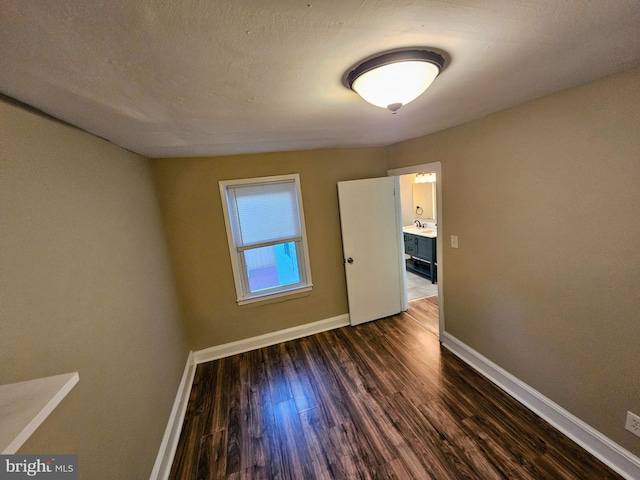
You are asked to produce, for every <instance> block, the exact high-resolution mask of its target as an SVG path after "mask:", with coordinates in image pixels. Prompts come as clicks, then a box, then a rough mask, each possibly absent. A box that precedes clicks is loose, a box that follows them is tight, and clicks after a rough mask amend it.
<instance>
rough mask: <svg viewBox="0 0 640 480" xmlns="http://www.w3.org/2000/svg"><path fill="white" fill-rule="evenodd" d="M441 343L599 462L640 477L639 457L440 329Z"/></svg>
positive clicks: (621, 473)
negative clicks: (441, 332)
mask: <svg viewBox="0 0 640 480" xmlns="http://www.w3.org/2000/svg"><path fill="white" fill-rule="evenodd" d="M440 341H441V342H442V345H443V346H444V347H445V348H447V349H448V350H449V351H451V352H452V353H453V354H454V355H456V356H457V357H459V358H460V359H461V360H462V361H464V362H465V363H467V364H469V365H470V366H471V367H473V368H474V369H475V370H477V371H478V372H480V373H481V374H482V375H483V376H485V377H487V378H488V379H489V380H491V381H492V382H493V383H495V384H496V385H497V386H498V387H500V388H501V389H502V390H504V391H505V392H507V393H508V394H509V395H511V396H512V397H513V398H515V399H516V400H518V401H519V402H520V403H522V404H523V405H524V406H525V407H527V408H528V409H529V410H531V411H533V412H534V413H536V414H537V415H539V416H540V417H542V418H543V419H545V420H546V421H547V422H549V423H550V424H551V425H553V426H554V427H555V428H557V429H558V430H559V431H561V432H562V433H564V434H565V435H566V436H567V437H569V438H570V439H571V440H573V441H574V442H576V443H577V444H578V445H580V446H581V447H582V448H584V449H585V450H586V451H588V452H589V453H591V454H592V455H593V456H595V457H596V458H598V459H599V460H600V461H601V462H603V463H604V464H606V465H608V466H609V467H610V468H612V469H613V470H615V471H616V472H618V473H619V474H620V475H622V476H623V477H624V478H627V479H629V480H634V479H640V458H638V457H636V456H635V455H633V454H632V453H631V452H629V451H628V450H625V449H624V448H622V447H621V446H620V445H618V444H617V443H615V442H613V441H612V440H610V439H609V438H607V437H606V436H605V435H603V434H602V433H600V432H598V431H597V430H596V429H594V428H593V427H591V426H589V425H587V424H586V423H585V422H583V421H582V420H580V419H579V418H577V417H575V416H574V415H572V414H571V413H569V412H568V411H566V410H565V409H564V408H562V407H561V406H560V405H558V404H556V403H554V402H553V401H551V400H550V399H548V398H547V397H545V396H544V395H542V394H541V393H540V392H538V391H536V390H534V389H533V388H531V387H530V386H529V385H527V384H526V383H524V382H522V381H521V380H519V379H518V378H516V377H514V376H513V375H511V374H510V373H509V372H507V371H506V370H504V369H502V368H501V367H499V366H498V365H496V364H495V363H493V362H492V361H491V360H489V359H488V358H486V357H484V356H482V355H481V354H480V353H478V352H476V351H475V350H473V349H472V348H471V347H469V346H468V345H466V344H465V343H463V342H461V341H460V340H458V339H457V338H456V337H454V336H453V335H451V334H449V333H447V332H444V333H443V334H442V335H441V336H440Z"/></svg>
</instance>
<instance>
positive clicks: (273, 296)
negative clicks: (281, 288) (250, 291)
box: [236, 285, 313, 305]
mask: <svg viewBox="0 0 640 480" xmlns="http://www.w3.org/2000/svg"><path fill="white" fill-rule="evenodd" d="M312 288H313V285H305V286H304V287H299V288H295V289H292V290H287V291H285V292H278V293H270V294H266V295H262V296H259V297H251V298H242V299H240V298H239V299H238V300H236V301H237V303H238V305H248V304H252V303H258V302H260V303H263V304H267V303H276V302H283V301H285V300H293V299H294V298H300V297H304V296H306V295H308V293H309V292H310V291H311V289H312Z"/></svg>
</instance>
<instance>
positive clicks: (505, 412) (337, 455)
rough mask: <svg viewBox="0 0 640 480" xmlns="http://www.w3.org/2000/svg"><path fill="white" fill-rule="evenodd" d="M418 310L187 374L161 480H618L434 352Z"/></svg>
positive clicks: (425, 308) (424, 311)
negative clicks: (183, 403) (176, 434)
mask: <svg viewBox="0 0 640 480" xmlns="http://www.w3.org/2000/svg"><path fill="white" fill-rule="evenodd" d="M425 301H428V300H427V299H425V300H420V301H418V302H425ZM430 301H431V302H432V305H425V304H417V303H412V304H411V307H412V308H410V309H409V312H408V313H403V314H400V315H396V316H393V317H389V318H385V319H382V320H378V321H376V322H370V323H366V324H363V325H359V326H357V327H344V328H340V329H336V330H332V331H329V332H324V333H321V334H317V335H313V336H309V337H306V338H302V339H299V340H294V341H290V342H286V343H281V344H278V345H274V346H271V347H267V348H262V349H259V350H255V351H251V352H247V353H243V354H240V355H235V356H232V357H227V358H224V359H221V360H216V361H213V362H208V363H204V364H201V365H199V366H198V368H197V370H196V375H195V380H194V384H193V388H192V392H191V397H190V400H189V405H188V410H187V414H186V417H185V421H184V426H183V430H182V434H181V437H180V443H179V445H178V449H177V452H176V456H175V459H174V463H173V467H172V471H171V477H170V478H172V479H185V480H186V479H189V480H190V479H215V480H220V479H282V480H284V479H296V480H297V479H333V478H340V479H342V478H344V479H392V478H397V479H402V480H406V479H435V480H446V479H455V480H459V479H482V480H485V479H509V480H513V479H554V480H555V479H580V480H587V479H620V478H622V477H620V476H618V475H617V474H616V473H615V472H613V471H611V470H610V469H609V468H607V467H606V466H605V465H603V464H602V463H600V462H599V461H598V460H596V459H595V458H594V457H592V456H591V455H589V454H588V453H587V452H585V451H584V450H582V449H581V448H580V447H578V446H577V445H575V444H574V443H573V442H571V441H570V440H569V439H567V438H566V437H564V436H563V435H562V434H561V433H559V432H558V431H556V430H555V429H554V428H552V427H551V426H550V425H548V424H547V423H546V422H544V421H543V420H541V419H540V418H538V417H537V416H536V415H534V414H533V413H531V412H530V411H528V410H527V409H526V408H524V407H523V406H521V405H520V404H519V403H517V402H516V401H515V400H513V399H512V398H511V397H509V396H507V395H506V394H505V393H504V392H502V391H501V390H499V389H498V388H497V387H495V386H494V385H493V384H491V383H490V382H489V381H487V380H485V379H484V378H483V377H481V376H480V375H478V374H477V373H475V372H474V371H473V370H472V369H471V368H469V367H468V366H466V365H465V364H463V363H462V362H461V361H459V360H458V359H457V358H456V357H455V356H453V355H452V354H451V353H449V352H448V351H447V350H445V349H442V348H441V347H440V344H439V343H438V339H437V337H436V336H435V335H434V334H433V333H431V332H430V331H428V330H426V329H425V328H423V327H422V326H421V325H420V324H418V323H417V322H416V321H415V320H414V318H415V317H416V316H420V315H423V316H425V315H432V314H433V313H432V312H433V311H434V308H433V299H431V300H430ZM430 312H431V313H430ZM435 312H436V315H437V308H435ZM423 320H425V322H426V323H429V322H431V324H433V319H430V320H429V319H423ZM427 320H428V321H427ZM436 325H437V319H436Z"/></svg>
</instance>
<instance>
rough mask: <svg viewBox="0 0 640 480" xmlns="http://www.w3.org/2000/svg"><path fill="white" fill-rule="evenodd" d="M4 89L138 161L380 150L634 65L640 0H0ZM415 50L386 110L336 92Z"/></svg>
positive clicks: (638, 52)
mask: <svg viewBox="0 0 640 480" xmlns="http://www.w3.org/2000/svg"><path fill="white" fill-rule="evenodd" d="M0 22H1V25H0V27H1V28H0V92H2V93H4V94H5V95H8V96H10V97H13V98H15V99H17V100H20V101H22V102H24V103H26V104H29V105H32V106H34V107H36V108H38V109H40V110H42V111H44V112H46V113H48V114H50V115H52V116H54V117H58V118H60V119H62V120H65V121H67V122H69V123H71V124H73V125H76V126H78V127H80V128H82V129H84V130H87V131H89V132H92V133H94V134H96V135H99V136H101V137H104V138H106V139H108V140H110V141H111V142H113V143H115V144H117V145H120V146H122V147H125V148H127V149H129V150H132V151H135V152H138V153H141V154H143V155H146V156H149V157H175V156H204V155H223V154H236V153H247V152H265V151H284V150H302V149H315V148H325V147H338V146H364V145H388V144H391V143H395V142H398V141H401V140H405V139H408V138H413V137H417V136H420V135H424V134H427V133H431V132H434V131H438V130H441V129H444V128H447V127H451V126H454V125H457V124H460V123H463V122H466V121H469V120H472V119H474V118H478V117H481V116H484V115H487V114H489V113H492V112H495V111H498V110H501V109H504V108H507V107H509V106H512V105H515V104H518V103H522V102H524V101H527V100H531V99H533V98H537V97H540V96H543V95H546V94H549V93H552V92H556V91H558V90H561V89H564V88H568V87H572V86H575V85H579V84H582V83H586V82H589V81H592V80H596V79H598V78H602V77H604V76H607V75H611V74H614V73H618V72H622V71H625V70H629V69H631V68H634V67H636V66H639V65H640V2H639V1H638V0H597V1H596V0H592V1H589V0H532V1H524V0H493V1H491V0H486V1H485V0H483V1H478V0H452V1H447V0H440V1H428V0H423V1H411V2H410V1H382V0H324V1H321V0H305V1H297V0H273V1H267V0H232V1H225V0H220V1H213V0H209V1H205V0H180V1H173V2H168V1H165V0H162V1H161V0H136V1H131V0H111V1H108V2H107V1H98V0H56V1H25V0H2V2H0ZM416 46H426V47H433V48H435V49H438V50H442V51H444V52H446V53H447V54H448V55H447V56H448V62H447V65H446V67H445V70H444V72H443V73H442V74H441V75H440V76H439V77H438V78H437V79H436V80H435V82H434V83H433V85H432V86H431V87H430V88H429V90H427V92H426V93H425V94H424V95H423V96H422V97H420V98H419V99H418V100H416V101H414V102H413V103H411V104H409V105H406V106H404V107H403V108H402V109H401V110H400V111H399V112H398V114H397V115H392V114H391V113H390V112H389V111H386V110H383V109H379V108H377V107H374V106H371V105H369V104H367V103H366V102H364V101H363V100H362V99H360V98H359V97H358V96H357V95H356V94H354V93H353V92H351V91H350V90H348V89H347V88H346V87H345V86H344V85H343V83H342V78H343V75H344V74H345V72H346V71H347V70H348V69H349V68H350V67H353V66H354V65H355V64H356V63H357V62H359V61H360V60H362V59H363V58H366V57H369V56H371V55H372V54H375V53H377V52H383V51H387V50H392V49H397V48H402V47H416Z"/></svg>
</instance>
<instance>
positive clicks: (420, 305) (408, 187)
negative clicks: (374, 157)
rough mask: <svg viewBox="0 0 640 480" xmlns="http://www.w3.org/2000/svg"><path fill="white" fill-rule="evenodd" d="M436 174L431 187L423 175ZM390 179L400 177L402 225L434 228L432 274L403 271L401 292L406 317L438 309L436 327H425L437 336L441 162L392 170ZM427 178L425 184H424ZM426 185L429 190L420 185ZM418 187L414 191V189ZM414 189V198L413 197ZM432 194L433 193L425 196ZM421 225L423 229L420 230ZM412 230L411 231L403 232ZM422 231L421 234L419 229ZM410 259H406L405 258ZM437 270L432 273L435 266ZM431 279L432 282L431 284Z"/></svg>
mask: <svg viewBox="0 0 640 480" xmlns="http://www.w3.org/2000/svg"><path fill="white" fill-rule="evenodd" d="M430 173H432V174H435V182H433V184H432V186H431V182H429V181H428V180H431V179H432V178H429V176H427V175H426V174H430ZM387 174H388V175H389V176H398V177H400V201H401V205H402V226H403V227H411V226H412V225H413V226H416V227H418V225H417V222H420V225H421V227H418V228H419V230H418V231H419V232H420V228H425V227H426V228H433V229H434V231H435V234H436V236H435V255H434V257H435V259H434V260H435V262H434V263H433V265H430V269H431V275H433V277H431V276H429V275H416V274H415V273H413V272H411V271H407V270H405V275H406V282H405V285H406V291H405V292H404V309H405V310H406V311H407V313H408V314H409V315H411V311H412V310H422V309H425V308H426V309H429V310H431V311H432V312H433V310H434V309H437V318H438V321H437V325H429V326H425V327H426V328H427V329H429V330H431V331H433V330H437V331H433V333H435V334H436V335H438V336H441V334H442V333H443V332H444V331H445V329H444V308H443V304H444V299H443V277H444V271H443V258H442V246H443V242H442V224H443V222H442V220H443V219H442V169H441V164H440V162H433V163H426V164H421V165H414V166H411V167H404V168H398V169H392V170H389V171H388V172H387ZM425 179H427V182H424V183H423V181H424V180H425ZM426 184H429V188H427V187H423V186H421V185H426ZM416 185H418V187H417V188H414V186H416ZM414 190H415V191H416V193H417V195H414ZM426 192H432V193H426ZM422 225H424V227H422ZM406 230H407V231H411V228H408V229H406ZM421 232H424V230H422V231H421ZM408 258H409V256H405V259H408ZM414 261H417V262H418V263H420V258H417V259H416V258H414V259H413V260H411V259H409V262H414ZM436 265H437V269H436V270H435V271H434V270H433V269H434V267H436ZM432 280H434V282H433V283H432Z"/></svg>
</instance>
